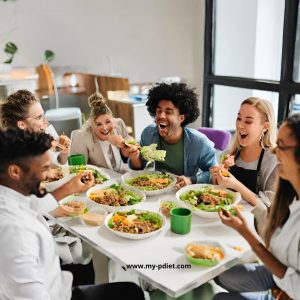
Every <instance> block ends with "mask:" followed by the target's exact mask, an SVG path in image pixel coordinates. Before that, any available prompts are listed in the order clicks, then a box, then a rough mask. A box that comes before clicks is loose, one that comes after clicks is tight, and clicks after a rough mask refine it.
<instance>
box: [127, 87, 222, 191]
mask: <svg viewBox="0 0 300 300" xmlns="http://www.w3.org/2000/svg"><path fill="white" fill-rule="evenodd" d="M146 106H147V109H148V111H149V113H150V115H151V116H152V117H153V118H154V122H155V124H151V125H149V126H147V127H146V128H145V129H144V130H143V132H142V135H141V142H140V144H141V146H148V145H150V144H157V149H159V150H165V151H166V157H165V161H162V162H156V163H155V169H156V170H158V171H165V172H170V173H173V174H176V175H178V176H179V177H178V178H177V187H182V186H185V185H188V184H192V183H208V182H209V180H210V174H209V169H210V167H212V166H214V165H216V164H217V159H216V155H215V150H214V147H213V143H212V142H210V141H209V140H208V139H207V137H206V136H205V135H203V134H202V133H200V132H198V131H197V130H195V129H192V128H187V127H186V126H187V125H188V124H190V123H192V122H194V121H195V120H196V119H197V118H198V116H199V114H200V111H199V107H198V97H197V94H196V93H195V92H194V89H192V88H189V87H188V86H187V85H186V84H185V83H171V84H166V83H160V84H157V85H156V86H154V87H153V88H151V89H150V91H149V95H148V101H147V103H146ZM129 163H130V166H131V168H132V169H135V170H141V169H143V168H145V166H146V163H147V162H146V161H145V160H143V159H142V158H141V156H140V153H139V151H138V150H137V151H136V152H135V155H133V156H131V160H130V162H129Z"/></svg>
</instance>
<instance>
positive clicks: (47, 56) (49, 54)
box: [44, 50, 55, 63]
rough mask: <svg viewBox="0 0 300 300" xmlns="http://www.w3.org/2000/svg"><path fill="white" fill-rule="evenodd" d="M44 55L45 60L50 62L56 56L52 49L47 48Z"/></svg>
mask: <svg viewBox="0 0 300 300" xmlns="http://www.w3.org/2000/svg"><path fill="white" fill-rule="evenodd" d="M44 55H45V60H46V62H48V63H49V62H51V61H52V60H53V59H54V58H55V54H54V52H53V51H51V50H45V53H44Z"/></svg>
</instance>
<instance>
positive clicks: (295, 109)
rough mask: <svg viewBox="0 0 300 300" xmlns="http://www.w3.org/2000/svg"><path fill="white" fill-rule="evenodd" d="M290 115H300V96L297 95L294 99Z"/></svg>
mask: <svg viewBox="0 0 300 300" xmlns="http://www.w3.org/2000/svg"><path fill="white" fill-rule="evenodd" d="M290 113H291V114H293V113H300V95H295V96H294V97H293V98H292V101H291V107H290Z"/></svg>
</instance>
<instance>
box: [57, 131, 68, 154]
mask: <svg viewBox="0 0 300 300" xmlns="http://www.w3.org/2000/svg"><path fill="white" fill-rule="evenodd" d="M70 142H71V141H70V139H69V137H68V136H66V135H64V134H61V135H60V136H59V137H58V139H57V140H56V151H61V150H63V151H67V150H69V147H70Z"/></svg>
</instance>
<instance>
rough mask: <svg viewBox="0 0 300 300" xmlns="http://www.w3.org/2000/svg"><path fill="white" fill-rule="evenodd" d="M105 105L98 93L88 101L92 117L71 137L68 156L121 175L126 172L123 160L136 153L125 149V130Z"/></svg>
mask: <svg viewBox="0 0 300 300" xmlns="http://www.w3.org/2000/svg"><path fill="white" fill-rule="evenodd" d="M105 102H106V101H105V99H104V98H103V96H102V95H101V94H100V93H95V94H93V95H91V96H90V97H89V98H88V103H89V106H90V107H91V109H92V110H91V114H90V117H89V119H88V121H87V122H86V124H84V126H83V127H82V129H79V130H76V131H74V132H73V133H72V137H71V149H70V153H71V154H83V155H84V156H85V157H86V160H87V162H88V163H89V164H92V165H95V166H99V167H104V168H107V169H111V170H114V171H116V172H121V173H123V172H125V171H127V169H128V168H127V164H125V163H124V161H123V158H125V159H124V160H126V158H127V157H128V156H129V155H130V151H134V150H135V149H132V148H129V147H127V146H126V145H125V140H126V139H130V136H129V134H128V132H127V129H126V126H125V124H124V122H123V120H122V119H119V118H114V117H113V115H112V112H111V110H110V109H109V107H108V106H107V105H106V103H105ZM122 157H123V158H122Z"/></svg>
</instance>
